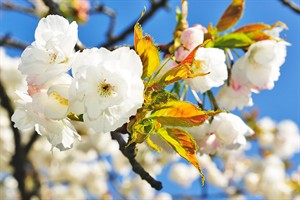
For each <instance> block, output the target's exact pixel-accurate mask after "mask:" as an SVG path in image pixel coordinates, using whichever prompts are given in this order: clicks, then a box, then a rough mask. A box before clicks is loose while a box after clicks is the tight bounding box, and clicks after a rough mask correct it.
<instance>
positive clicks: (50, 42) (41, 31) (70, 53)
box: [19, 15, 78, 85]
mask: <svg viewBox="0 0 300 200" xmlns="http://www.w3.org/2000/svg"><path fill="white" fill-rule="evenodd" d="M77 38H78V36H77V24H76V22H72V23H71V24H69V22H68V21H67V20H66V19H65V18H63V17H61V16H58V15H49V16H47V17H46V18H42V19H41V20H40V22H39V24H38V26H37V28H36V31H35V41H34V42H33V43H32V45H31V46H29V47H27V48H26V49H25V50H24V51H23V53H22V56H21V64H20V65H19V70H20V71H21V72H22V74H24V75H27V81H28V83H29V84H31V85H43V84H45V83H46V82H47V81H49V80H50V79H52V78H54V77H57V76H59V75H61V74H63V73H65V72H67V71H68V70H69V69H70V68H71V63H72V60H73V58H74V56H75V54H74V50H73V49H74V46H75V44H76V42H77Z"/></svg>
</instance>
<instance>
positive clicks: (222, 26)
mask: <svg viewBox="0 0 300 200" xmlns="http://www.w3.org/2000/svg"><path fill="white" fill-rule="evenodd" d="M244 6H245V2H244V0H232V2H231V4H230V5H229V7H228V8H227V9H226V10H225V12H224V13H223V15H222V17H221V18H220V20H219V21H218V23H217V29H218V31H226V30H227V29H229V28H231V27H232V26H234V25H235V24H236V23H237V22H238V21H239V19H240V18H241V16H242V14H243V11H244Z"/></svg>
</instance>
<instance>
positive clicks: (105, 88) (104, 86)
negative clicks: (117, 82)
mask: <svg viewBox="0 0 300 200" xmlns="http://www.w3.org/2000/svg"><path fill="white" fill-rule="evenodd" d="M114 92H115V87H114V86H112V85H111V84H109V83H106V80H104V81H103V82H102V83H100V84H99V85H98V93H99V94H100V96H104V97H108V96H111V95H112V94H113V93H114Z"/></svg>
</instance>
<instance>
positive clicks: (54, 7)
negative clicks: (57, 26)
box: [43, 0, 63, 16]
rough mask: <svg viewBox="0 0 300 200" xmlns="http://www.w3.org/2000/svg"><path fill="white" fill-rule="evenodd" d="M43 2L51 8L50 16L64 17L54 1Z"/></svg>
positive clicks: (46, 0) (45, 0)
mask: <svg viewBox="0 0 300 200" xmlns="http://www.w3.org/2000/svg"><path fill="white" fill-rule="evenodd" d="M43 2H44V4H45V5H46V6H48V8H49V12H48V14H49V15H60V16H63V14H62V12H61V10H60V9H59V6H58V4H57V3H55V2H54V1H53V0H43Z"/></svg>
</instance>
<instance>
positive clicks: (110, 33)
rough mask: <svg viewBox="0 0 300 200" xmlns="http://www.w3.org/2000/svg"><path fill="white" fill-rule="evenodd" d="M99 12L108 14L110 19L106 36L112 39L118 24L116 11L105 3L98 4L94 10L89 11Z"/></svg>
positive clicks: (92, 12) (91, 12)
mask: <svg viewBox="0 0 300 200" xmlns="http://www.w3.org/2000/svg"><path fill="white" fill-rule="evenodd" d="M98 13H103V14H105V15H107V16H108V17H109V19H110V22H109V27H108V30H107V33H106V36H107V38H108V39H109V40H111V39H112V38H113V32H114V29H115V26H116V13H115V11H114V10H113V9H111V8H109V7H107V6H105V5H97V6H96V7H95V8H94V9H93V10H90V11H89V14H98Z"/></svg>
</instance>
